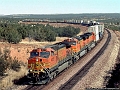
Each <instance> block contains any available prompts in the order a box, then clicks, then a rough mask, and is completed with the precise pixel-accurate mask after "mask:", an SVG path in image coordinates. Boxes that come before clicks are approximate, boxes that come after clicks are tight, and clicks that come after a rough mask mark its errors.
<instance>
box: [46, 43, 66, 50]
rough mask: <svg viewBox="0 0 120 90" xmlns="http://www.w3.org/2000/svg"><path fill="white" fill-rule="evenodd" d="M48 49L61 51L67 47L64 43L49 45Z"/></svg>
mask: <svg viewBox="0 0 120 90" xmlns="http://www.w3.org/2000/svg"><path fill="white" fill-rule="evenodd" d="M47 47H49V48H52V49H54V50H55V51H56V50H59V49H61V48H63V47H66V45H65V44H63V43H62V42H59V43H55V44H53V45H49V46H47ZM47 47H46V48H47Z"/></svg>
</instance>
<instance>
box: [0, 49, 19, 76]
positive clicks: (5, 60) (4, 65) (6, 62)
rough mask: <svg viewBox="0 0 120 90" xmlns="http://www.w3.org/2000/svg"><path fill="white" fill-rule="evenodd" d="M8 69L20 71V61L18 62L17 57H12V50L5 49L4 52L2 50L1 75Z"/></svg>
mask: <svg viewBox="0 0 120 90" xmlns="http://www.w3.org/2000/svg"><path fill="white" fill-rule="evenodd" d="M7 69H13V70H14V71H19V69H20V62H18V60H17V59H14V60H12V59H11V57H10V51H9V50H8V49H5V50H4V52H3V54H2V53H1V51H0V76H3V75H4V73H5V71H6V70H7Z"/></svg>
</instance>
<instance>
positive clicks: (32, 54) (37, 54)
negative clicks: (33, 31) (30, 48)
mask: <svg viewBox="0 0 120 90" xmlns="http://www.w3.org/2000/svg"><path fill="white" fill-rule="evenodd" d="M35 56H39V52H31V53H30V57H35Z"/></svg>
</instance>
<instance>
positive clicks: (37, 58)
mask: <svg viewBox="0 0 120 90" xmlns="http://www.w3.org/2000/svg"><path fill="white" fill-rule="evenodd" d="M103 36H104V24H98V25H94V26H90V27H89V28H88V32H87V33H84V34H83V35H79V36H75V37H71V38H68V39H65V40H64V41H62V42H59V43H55V44H53V45H49V46H45V47H44V48H37V49H33V50H32V51H31V52H30V57H29V60H28V69H29V73H28V75H27V77H28V79H29V84H46V83H47V82H49V81H50V80H52V79H53V78H55V77H56V76H57V75H58V74H59V73H60V72H61V71H63V70H64V69H66V68H68V67H69V66H71V65H72V64H74V63H75V62H76V61H77V60H79V59H80V57H82V56H83V55H85V54H86V53H87V52H88V51H90V50H91V49H92V48H94V47H95V46H96V43H97V42H98V41H99V40H100V39H101V38H102V37H103Z"/></svg>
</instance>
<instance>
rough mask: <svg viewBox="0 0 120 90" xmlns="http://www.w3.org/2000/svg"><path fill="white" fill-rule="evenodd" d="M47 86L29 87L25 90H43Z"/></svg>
mask: <svg viewBox="0 0 120 90" xmlns="http://www.w3.org/2000/svg"><path fill="white" fill-rule="evenodd" d="M44 87H45V85H29V86H27V87H26V88H25V89H24V90H42V89H43V88H44Z"/></svg>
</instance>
